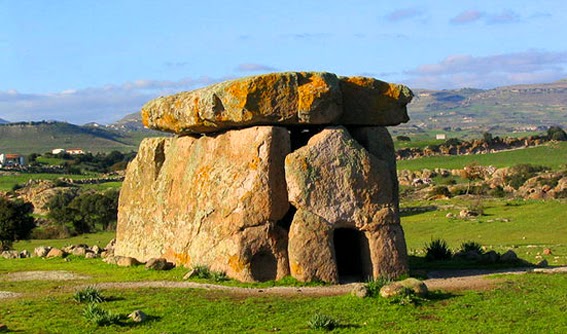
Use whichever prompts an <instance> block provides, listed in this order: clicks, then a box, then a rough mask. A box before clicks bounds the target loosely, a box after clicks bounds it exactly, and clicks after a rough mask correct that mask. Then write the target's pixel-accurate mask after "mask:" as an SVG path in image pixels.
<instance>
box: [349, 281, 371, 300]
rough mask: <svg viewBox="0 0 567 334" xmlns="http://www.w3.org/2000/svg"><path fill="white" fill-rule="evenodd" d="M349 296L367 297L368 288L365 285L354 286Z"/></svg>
mask: <svg viewBox="0 0 567 334" xmlns="http://www.w3.org/2000/svg"><path fill="white" fill-rule="evenodd" d="M350 294H351V295H353V296H355V297H358V298H365V297H368V294H369V291H368V287H367V286H366V284H355V285H354V287H353V288H352V290H351V292H350Z"/></svg>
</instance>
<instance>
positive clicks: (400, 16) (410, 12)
mask: <svg viewBox="0 0 567 334" xmlns="http://www.w3.org/2000/svg"><path fill="white" fill-rule="evenodd" d="M423 13H424V11H423V10H422V9H418V8H402V9H397V10H395V11H393V12H391V13H389V14H388V15H386V20H388V21H392V22H396V21H402V20H408V19H412V18H416V17H419V16H422V15H423Z"/></svg>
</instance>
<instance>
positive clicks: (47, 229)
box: [31, 224, 71, 240]
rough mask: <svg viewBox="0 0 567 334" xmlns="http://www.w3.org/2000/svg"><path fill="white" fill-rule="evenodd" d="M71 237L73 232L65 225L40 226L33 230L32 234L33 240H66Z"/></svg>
mask: <svg viewBox="0 0 567 334" xmlns="http://www.w3.org/2000/svg"><path fill="white" fill-rule="evenodd" d="M70 236H71V231H69V228H68V227H67V226H65V225H59V224H49V225H45V226H39V227H36V228H34V229H33V231H32V233H31V238H32V239H39V240H47V239H66V238H69V237H70Z"/></svg>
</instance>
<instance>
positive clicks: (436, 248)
mask: <svg viewBox="0 0 567 334" xmlns="http://www.w3.org/2000/svg"><path fill="white" fill-rule="evenodd" d="M452 255H453V254H452V253H451V250H450V249H449V246H447V242H446V241H445V240H442V239H435V240H431V242H430V243H428V244H427V245H425V259H426V260H427V261H438V260H449V259H451V256H452Z"/></svg>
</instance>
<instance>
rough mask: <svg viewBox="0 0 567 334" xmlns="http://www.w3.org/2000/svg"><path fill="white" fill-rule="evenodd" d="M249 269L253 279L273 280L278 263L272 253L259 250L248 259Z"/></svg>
mask: <svg viewBox="0 0 567 334" xmlns="http://www.w3.org/2000/svg"><path fill="white" fill-rule="evenodd" d="M250 271H251V274H252V278H253V279H254V280H255V281H259V282H266V281H270V280H275V279H276V276H277V274H278V263H277V260H276V257H275V256H274V254H272V253H271V252H269V251H266V250H261V251H260V252H258V253H256V254H254V256H252V259H251V260H250Z"/></svg>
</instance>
